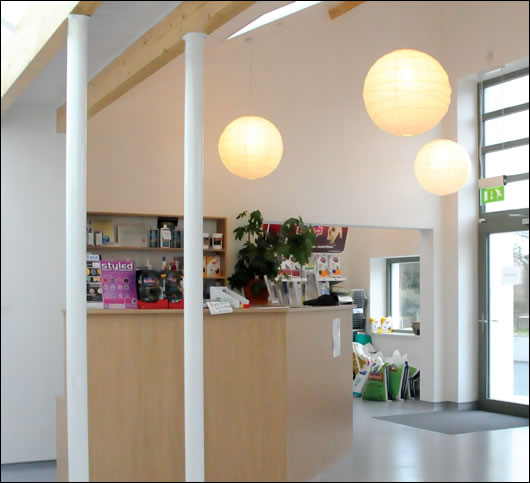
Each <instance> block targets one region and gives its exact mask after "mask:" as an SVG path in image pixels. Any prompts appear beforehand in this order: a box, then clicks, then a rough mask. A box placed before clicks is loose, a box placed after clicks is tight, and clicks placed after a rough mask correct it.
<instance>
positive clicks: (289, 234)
mask: <svg viewBox="0 0 530 483" xmlns="http://www.w3.org/2000/svg"><path fill="white" fill-rule="evenodd" d="M316 239H317V236H316V234H315V230H314V229H313V226H312V225H306V224H305V223H304V220H302V217H301V216H300V217H298V218H289V219H288V220H286V221H284V223H283V225H282V227H281V229H280V239H279V245H278V252H279V253H280V255H283V256H284V257H285V258H289V257H290V256H292V257H293V258H294V259H295V261H297V262H298V263H300V265H306V264H307V263H308V262H309V258H310V257H311V250H312V248H313V246H314V245H315V241H316Z"/></svg>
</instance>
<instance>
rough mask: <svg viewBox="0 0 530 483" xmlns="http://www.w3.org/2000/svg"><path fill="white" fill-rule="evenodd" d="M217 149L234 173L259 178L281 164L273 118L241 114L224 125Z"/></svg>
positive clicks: (249, 76) (250, 60) (229, 169)
mask: <svg viewBox="0 0 530 483" xmlns="http://www.w3.org/2000/svg"><path fill="white" fill-rule="evenodd" d="M246 40H247V42H248V44H249V75H248V81H249V82H248V91H249V104H250V111H252V38H251V37H250V38H248V39H246ZM218 151H219V157H220V158H221V161H222V162H223V164H224V166H225V168H226V169H227V170H228V171H230V172H231V173H232V174H234V175H236V176H239V177H241V178H246V179H258V178H263V177H264V176H267V175H269V174H270V173H272V172H273V171H274V170H275V169H276V168H277V167H278V165H279V164H280V161H281V159H282V154H283V141H282V136H281V134H280V131H278V129H277V128H276V126H275V125H274V124H273V123H272V122H271V121H269V120H267V119H265V118H263V117H259V116H242V117H238V118H237V119H234V120H233V121H232V122H230V123H229V124H228V125H227V126H226V127H225V128H224V130H223V132H222V134H221V136H220V137H219V143H218Z"/></svg>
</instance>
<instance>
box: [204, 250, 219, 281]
mask: <svg viewBox="0 0 530 483" xmlns="http://www.w3.org/2000/svg"><path fill="white" fill-rule="evenodd" d="M220 276H221V257H220V256H219V255H208V256H207V257H206V278H216V277H220Z"/></svg>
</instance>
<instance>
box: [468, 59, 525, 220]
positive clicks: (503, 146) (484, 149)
mask: <svg viewBox="0 0 530 483" xmlns="http://www.w3.org/2000/svg"><path fill="white" fill-rule="evenodd" d="M528 75H529V68H528V67H525V68H523V69H519V70H516V71H513V72H510V73H507V74H502V75H500V76H496V77H492V78H490V79H487V80H483V81H481V82H479V83H478V84H477V109H478V155H479V160H478V163H479V170H478V176H479V179H483V178H485V170H486V166H485V161H486V159H485V158H486V154H488V153H493V152H500V151H506V150H508V149H511V148H516V147H521V146H528V144H529V138H528V137H526V138H520V139H514V140H511V141H507V142H502V143H498V144H491V145H485V144H484V134H485V123H486V121H489V120H491V119H498V118H501V117H505V116H508V115H510V114H515V113H518V112H525V111H527V112H528V111H529V103H528V102H525V103H522V104H517V105H515V106H509V107H507V108H502V109H498V110H496V111H491V112H488V113H484V108H485V104H484V90H485V89H487V88H488V87H492V86H495V85H499V84H503V83H505V82H509V81H511V80H514V79H518V78H520V77H524V76H528ZM527 179H529V174H528V171H527V172H526V173H520V174H515V175H509V176H505V180H506V182H505V185H508V184H509V183H513V182H516V181H522V180H527ZM477 203H478V205H479V213H480V217H481V219H482V220H484V221H486V220H487V219H496V218H497V217H498V216H499V214H507V213H511V214H513V215H514V216H517V215H519V216H522V215H524V213H525V212H528V208H517V209H511V208H510V209H507V210H499V211H493V212H487V211H486V205H485V204H484V205H483V204H482V203H481V202H480V190H478V194H477Z"/></svg>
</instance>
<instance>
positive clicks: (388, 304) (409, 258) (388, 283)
mask: <svg viewBox="0 0 530 483" xmlns="http://www.w3.org/2000/svg"><path fill="white" fill-rule="evenodd" d="M411 262H418V263H420V257H419V256H416V255H411V256H406V257H392V258H387V259H386V313H387V315H390V316H391V317H392V319H394V316H393V315H392V265H394V264H395V263H411ZM420 291H421V279H420ZM420 310H421V306H420ZM392 332H403V333H407V334H409V333H413V330H412V327H407V328H401V327H400V328H399V329H394V328H392Z"/></svg>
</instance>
